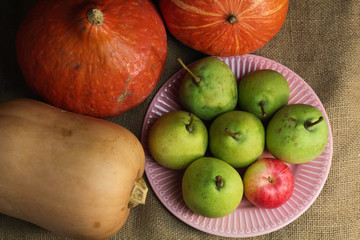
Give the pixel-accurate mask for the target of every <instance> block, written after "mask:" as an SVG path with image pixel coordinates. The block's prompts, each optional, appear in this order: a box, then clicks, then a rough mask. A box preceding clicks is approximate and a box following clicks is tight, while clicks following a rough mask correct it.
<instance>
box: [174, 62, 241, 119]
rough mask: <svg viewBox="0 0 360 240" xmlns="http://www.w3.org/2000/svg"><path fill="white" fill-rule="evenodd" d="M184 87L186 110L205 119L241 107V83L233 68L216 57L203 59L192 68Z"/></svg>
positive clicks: (181, 89)
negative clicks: (239, 95)
mask: <svg viewBox="0 0 360 240" xmlns="http://www.w3.org/2000/svg"><path fill="white" fill-rule="evenodd" d="M178 61H179V63H180V64H181V65H182V66H183V68H184V69H185V70H186V71H187V74H185V76H184V78H183V79H182V81H181V85H180V101H181V104H182V105H183V107H184V108H185V109H186V110H187V111H190V112H192V113H194V114H195V115H196V116H198V117H199V118H201V119H203V120H211V119H213V118H215V117H216V116H218V115H220V114H222V113H224V112H227V111H231V110H234V109H235V107H236V104H237V91H238V90H237V81H236V78H235V75H234V73H233V72H232V70H231V69H230V67H229V66H228V65H227V64H226V63H224V62H223V61H221V60H220V59H218V58H215V57H206V58H203V59H201V60H199V61H197V62H196V63H194V64H193V65H191V66H190V67H189V68H188V67H187V66H185V64H184V63H183V62H182V61H181V59H178Z"/></svg>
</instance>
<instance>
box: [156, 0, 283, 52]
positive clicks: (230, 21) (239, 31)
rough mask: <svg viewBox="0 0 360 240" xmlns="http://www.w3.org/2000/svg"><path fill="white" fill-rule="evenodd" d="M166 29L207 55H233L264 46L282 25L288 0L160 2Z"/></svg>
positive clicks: (161, 0) (174, 0) (170, 0)
mask: <svg viewBox="0 0 360 240" xmlns="http://www.w3.org/2000/svg"><path fill="white" fill-rule="evenodd" d="M159 6H160V10H161V13H162V16H163V18H164V20H165V23H166V26H167V28H168V30H169V31H170V32H171V33H172V34H173V35H174V36H175V37H176V38H177V39H178V40H179V41H181V42H182V43H184V44H185V45H187V46H189V47H191V48H194V49H196V50H198V51H201V52H203V53H206V54H209V55H217V56H233V55H240V54H245V53H250V52H253V51H255V50H257V49H259V48H261V47H263V46H264V45H265V44H266V43H267V42H268V41H269V40H270V39H271V38H272V37H274V36H275V34H276V33H277V32H278V31H279V30H280V28H281V27H282V26H283V24H284V22H285V18H286V15H287V11H288V6H289V0H277V1H273V0H272V1H269V0H258V1H254V0H217V1H214V0H197V1H193V0H160V1H159Z"/></svg>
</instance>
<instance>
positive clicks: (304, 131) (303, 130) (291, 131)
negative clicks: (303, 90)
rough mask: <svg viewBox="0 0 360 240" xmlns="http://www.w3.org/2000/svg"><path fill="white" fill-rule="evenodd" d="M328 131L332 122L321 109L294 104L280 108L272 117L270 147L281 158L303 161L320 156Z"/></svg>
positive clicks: (267, 138) (295, 161)
mask: <svg viewBox="0 0 360 240" xmlns="http://www.w3.org/2000/svg"><path fill="white" fill-rule="evenodd" d="M328 134H329V132H328V124H327V122H326V119H325V116H324V115H323V114H322V113H321V111H320V110H318V109H317V108H316V107H313V106H310V105H307V104H291V105H286V106H284V107H282V108H281V109H279V110H278V111H277V112H276V113H275V115H274V116H273V117H272V119H271V120H270V122H269V124H268V126H267V129H266V146H267V149H268V151H269V152H270V153H271V154H272V155H273V156H274V157H276V158H278V159H280V160H281V161H284V162H287V163H291V164H301V163H306V162H310V161H312V160H314V159H315V158H317V157H318V156H320V154H321V153H322V152H323V151H324V149H325V147H326V144H327V141H328Z"/></svg>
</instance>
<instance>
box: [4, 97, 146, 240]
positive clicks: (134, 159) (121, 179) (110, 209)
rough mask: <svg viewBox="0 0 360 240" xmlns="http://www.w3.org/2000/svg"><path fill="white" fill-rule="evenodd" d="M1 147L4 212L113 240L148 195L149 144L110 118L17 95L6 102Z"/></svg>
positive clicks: (71, 232)
mask: <svg viewBox="0 0 360 240" xmlns="http://www.w3.org/2000/svg"><path fill="white" fill-rule="evenodd" d="M0 152H1V154H0V212H1V213H3V214H6V215H9V216H12V217H15V218H19V219H22V220H25V221H28V222H31V223H34V224H36V225H38V226H40V227H43V228H45V229H48V230H49V231H53V232H56V233H59V234H63V235H67V236H70V237H73V238H77V239H106V238H108V237H110V236H112V235H114V234H115V233H116V232H118V231H119V230H120V228H121V227H122V226H123V224H124V223H125V222H126V220H127V218H128V215H129V212H130V208H131V207H133V206H135V205H136V204H137V202H141V203H144V200H145V197H146V192H147V187H146V184H145V182H144V180H143V179H142V175H143V173H144V166H145V156H144V150H143V148H142V145H141V143H140V142H139V140H138V139H137V138H136V136H134V135H133V134H132V133H131V132H130V131H128V130H127V129H125V128H124V127H121V126H119V125H117V124H115V123H112V122H110V121H106V120H103V119H97V118H93V117H88V116H83V115H79V114H76V113H72V112H67V111H64V110H61V109H59V108H56V107H53V106H50V105H48V104H45V103H42V102H39V101H35V100H30V99H16V100H11V101H8V102H5V103H1V104H0ZM134 186H135V187H134ZM131 195H132V197H131ZM136 198H140V199H136Z"/></svg>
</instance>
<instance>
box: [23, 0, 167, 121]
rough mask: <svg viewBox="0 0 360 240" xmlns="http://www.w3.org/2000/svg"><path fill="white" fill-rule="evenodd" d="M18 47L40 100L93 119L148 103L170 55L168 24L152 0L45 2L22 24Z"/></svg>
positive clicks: (31, 83)
mask: <svg viewBox="0 0 360 240" xmlns="http://www.w3.org/2000/svg"><path fill="white" fill-rule="evenodd" d="M16 48H17V55H18V62H19V65H20V67H21V70H22V73H23V75H24V78H25V80H26V82H27V83H28V85H29V86H30V88H31V89H33V90H34V91H35V92H36V93H38V94H39V96H40V97H42V98H43V99H44V100H45V101H47V102H49V103H51V104H53V105H55V106H57V107H61V108H63V109H66V110H70V111H73V112H77V113H82V114H86V115H91V116H96V117H110V116H115V115H119V114H120V113H123V112H125V111H127V110H129V109H131V108H133V107H135V106H137V105H138V104H140V103H141V102H143V101H144V100H145V98H146V97H147V96H148V95H149V94H150V93H151V92H152V90H153V89H154V88H155V85H156V83H157V82H158V80H159V77H160V75H161V72H162V70H163V67H164V65H165V60H166V55H167V42H166V31H165V26H164V23H163V21H162V19H161V16H160V14H159V13H158V11H157V9H156V8H155V6H154V4H153V3H152V2H151V1H150V0H117V1H113V0H94V1H87V0H62V1H58V0H40V1H39V2H38V3H37V4H35V6H34V7H33V8H32V9H31V10H30V11H29V13H28V15H27V16H26V18H25V19H24V21H23V23H22V24H21V26H20V28H19V30H18V34H17V39H16Z"/></svg>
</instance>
